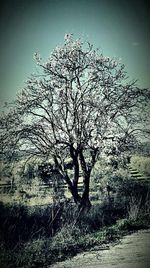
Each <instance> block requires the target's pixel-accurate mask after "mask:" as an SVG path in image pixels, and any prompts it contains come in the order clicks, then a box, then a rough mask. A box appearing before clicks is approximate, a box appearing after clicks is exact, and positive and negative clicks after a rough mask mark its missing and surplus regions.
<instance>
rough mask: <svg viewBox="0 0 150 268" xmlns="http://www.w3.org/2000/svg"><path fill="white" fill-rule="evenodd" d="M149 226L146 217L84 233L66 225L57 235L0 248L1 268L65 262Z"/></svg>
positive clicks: (119, 221)
mask: <svg viewBox="0 0 150 268" xmlns="http://www.w3.org/2000/svg"><path fill="white" fill-rule="evenodd" d="M141 220H142V221H141ZM149 227H150V219H149V222H148V221H147V219H138V220H136V221H133V220H128V219H122V220H118V221H117V222H116V223H115V224H114V225H112V226H107V227H103V228H102V229H100V230H99V231H95V232H93V233H89V234H85V235H83V233H82V232H81V231H80V230H79V229H78V228H77V227H74V228H72V230H69V229H68V228H71V226H66V227H64V229H63V230H61V231H60V232H58V233H57V234H56V236H55V237H54V238H51V239H43V238H42V239H37V240H33V241H30V242H28V243H26V244H20V245H18V246H17V248H15V249H11V250H10V249H9V250H7V251H5V250H4V249H1V254H0V259H1V263H0V265H1V266H0V267H4V268H5V267H8V268H13V267H24V268H28V267H47V266H48V265H51V264H52V263H55V262H56V261H62V260H65V259H66V258H68V257H72V256H74V255H76V254H77V253H79V252H82V251H85V250H90V249H91V248H93V247H94V246H103V245H107V244H108V243H110V242H114V241H116V240H118V239H119V238H121V237H122V236H123V235H125V234H128V233H129V232H131V231H132V232H133V231H135V230H139V229H144V228H149ZM67 230H69V231H68V232H67Z"/></svg>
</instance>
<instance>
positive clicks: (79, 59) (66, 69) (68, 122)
mask: <svg viewBox="0 0 150 268" xmlns="http://www.w3.org/2000/svg"><path fill="white" fill-rule="evenodd" d="M35 58H36V61H37V65H38V68H39V69H38V71H37V73H36V74H35V75H31V77H30V78H29V80H28V81H27V84H26V87H25V88H24V89H23V90H22V91H21V92H20V93H19V94H18V96H17V98H16V100H15V102H14V103H13V104H12V107H10V111H9V112H8V113H7V114H3V115H2V117H1V125H2V131H1V141H2V142H1V144H2V151H3V153H4V154H5V155H6V156H8V155H10V156H11V155H12V154H13V153H17V152H18V151H22V152H25V153H26V154H28V155H29V156H32V155H34V156H35V155H36V156H41V157H43V158H45V160H46V158H49V157H51V158H52V159H53V161H54V163H55V167H56V168H57V170H58V171H59V173H60V174H61V177H62V180H64V181H65V182H66V183H67V184H68V188H69V190H70V192H71V194H72V196H73V198H74V201H75V203H77V204H79V207H80V208H85V207H86V208H89V207H90V205H91V204H90V199H89V187H90V175H91V171H92V169H93V167H94V165H95V162H96V161H97V158H98V156H99V154H100V153H101V152H103V150H104V149H105V148H106V146H107V141H108V140H109V139H110V138H111V140H112V141H113V142H114V143H115V145H116V146H120V148H121V145H125V144H126V147H127V146H128V145H129V140H131V138H132V140H133V138H134V139H135V133H137V131H139V129H140V130H141V124H139V123H141V116H142V114H144V108H146V103H147V99H148V97H149V92H148V89H139V88H138V87H137V85H136V81H129V80H128V77H127V75H126V71H125V66H124V65H123V64H121V63H120V62H117V61H116V60H115V59H110V58H108V57H104V56H103V54H102V53H100V52H99V50H95V49H94V48H93V46H92V45H91V44H90V43H88V42H82V41H81V40H74V39H73V36H72V35H70V34H69V35H66V36H65V41H64V45H63V46H62V47H57V48H56V49H55V50H54V51H53V52H52V53H51V54H50V57H49V59H48V61H47V62H46V63H43V62H42V59H41V58H40V56H39V55H38V54H37V53H35ZM141 111H142V112H141ZM139 126H140V127H139ZM142 129H143V127H142ZM127 141H128V142H127ZM118 148H119V147H118ZM68 157H69V158H71V160H72V164H73V169H74V175H73V176H72V177H71V175H70V173H69V172H68V170H67V168H66V165H65V162H66V159H67V158H68ZM80 172H82V175H83V193H82V195H79V193H78V181H79V174H80Z"/></svg>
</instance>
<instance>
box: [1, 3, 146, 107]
mask: <svg viewBox="0 0 150 268" xmlns="http://www.w3.org/2000/svg"><path fill="white" fill-rule="evenodd" d="M149 29H150V20H149V6H148V1H143V0H137V1H135V0H133V1H132V0H130V1H129V0H126V1H125V0H124V1H123V0H109V1H108V0H74V1H73V0H26V1H25V0H20V1H19V0H9V1H8V0H5V1H3V0H1V1H0V36H1V38H0V39H1V41H0V51H1V59H0V98H1V103H3V102H5V101H8V102H9V101H12V100H13V99H15V95H16V93H17V92H18V91H19V90H20V89H22V88H23V87H24V86H25V81H26V80H27V78H28V77H29V76H30V74H31V73H33V72H34V71H35V66H36V64H35V61H34V59H33V54H34V52H39V53H40V55H41V56H42V58H43V59H44V60H46V59H47V58H48V57H49V54H50V53H51V52H52V50H53V49H54V48H55V47H56V46H57V45H61V44H63V41H64V35H65V34H66V33H73V34H74V37H75V38H82V39H83V40H88V41H90V42H91V43H92V44H93V45H94V47H95V48H97V47H98V48H100V49H101V50H102V52H103V54H104V56H109V57H116V58H118V59H121V61H122V63H124V64H125V66H126V70H127V73H128V75H129V77H130V78H131V79H138V85H139V86H140V87H149V86H150V75H149V71H150V52H149V47H150V44H149V43H150V42H149V41H150V35H149Z"/></svg>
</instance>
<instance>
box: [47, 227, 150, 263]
mask: <svg viewBox="0 0 150 268" xmlns="http://www.w3.org/2000/svg"><path fill="white" fill-rule="evenodd" d="M50 267H52V268H85V267H86V268H112V267H115V268H149V267H150V229H149V230H142V231H138V232H137V233H133V234H130V235H127V236H125V237H124V238H123V239H121V241H119V243H117V244H116V245H113V244H111V245H110V246H105V247H103V248H94V249H93V250H91V251H89V252H84V253H81V254H78V255H77V256H75V257H74V258H72V259H70V260H66V261H64V262H61V263H56V264H54V265H52V266H50Z"/></svg>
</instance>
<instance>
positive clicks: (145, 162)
mask: <svg viewBox="0 0 150 268" xmlns="http://www.w3.org/2000/svg"><path fill="white" fill-rule="evenodd" d="M131 166H132V167H133V168H135V169H137V170H138V172H140V173H143V174H144V175H147V176H150V157H144V156H132V158H131Z"/></svg>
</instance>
